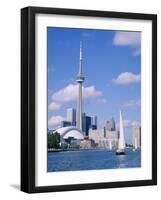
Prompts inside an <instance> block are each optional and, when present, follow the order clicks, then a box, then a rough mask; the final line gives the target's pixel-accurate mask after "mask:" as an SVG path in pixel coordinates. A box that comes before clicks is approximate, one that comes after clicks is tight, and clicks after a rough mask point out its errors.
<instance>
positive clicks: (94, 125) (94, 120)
mask: <svg viewBox="0 0 161 200" xmlns="http://www.w3.org/2000/svg"><path fill="white" fill-rule="evenodd" d="M91 128H92V129H93V130H94V129H97V116H96V115H95V116H91Z"/></svg>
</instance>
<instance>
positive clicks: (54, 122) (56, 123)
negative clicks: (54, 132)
mask: <svg viewBox="0 0 161 200" xmlns="http://www.w3.org/2000/svg"><path fill="white" fill-rule="evenodd" d="M63 120H64V117H62V116H61V115H57V116H52V117H51V118H50V119H49V120H48V125H49V126H59V125H60V123H61V121H63Z"/></svg>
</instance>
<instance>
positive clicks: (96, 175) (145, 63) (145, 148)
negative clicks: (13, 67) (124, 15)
mask: <svg viewBox="0 0 161 200" xmlns="http://www.w3.org/2000/svg"><path fill="white" fill-rule="evenodd" d="M35 22H36V28H35V34H36V37H35V38H36V40H35V43H36V44H35V55H36V57H35V58H36V59H35V64H36V79H35V84H36V85H35V86H36V102H35V105H36V133H35V141H36V143H35V172H36V173H35V176H36V179H35V185H36V186H54V185H55V186H56V185H68V184H81V183H100V182H101V183H102V182H115V181H116V182H117V181H134V180H149V179H152V92H151V91H152V76H151V74H152V21H151V20H134V19H117V18H116V19H115V18H101V17H82V16H81V17H78V16H64V15H53V14H52V15H50V14H36V21H35ZM78 24H79V25H78ZM48 26H50V27H67V28H69V27H70V28H87V29H90V28H91V29H103V30H105V29H107V30H125V31H126V30H127V31H141V35H142V39H141V105H142V106H141V124H142V151H141V168H130V169H127V168H125V169H114V170H110V169H107V170H88V171H72V172H53V173H51V172H50V173H49V172H47V153H46V151H47V106H46V105H47V27H48Z"/></svg>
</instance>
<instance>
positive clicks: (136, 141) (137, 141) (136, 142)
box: [132, 126, 141, 149]
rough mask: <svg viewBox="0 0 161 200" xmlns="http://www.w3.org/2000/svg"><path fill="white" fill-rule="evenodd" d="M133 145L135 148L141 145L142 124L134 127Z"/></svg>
mask: <svg viewBox="0 0 161 200" xmlns="http://www.w3.org/2000/svg"><path fill="white" fill-rule="evenodd" d="M132 145H133V147H134V148H135V149H137V148H140V147H141V127H140V126H133V127H132Z"/></svg>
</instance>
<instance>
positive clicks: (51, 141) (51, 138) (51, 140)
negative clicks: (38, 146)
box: [48, 132, 60, 149]
mask: <svg viewBox="0 0 161 200" xmlns="http://www.w3.org/2000/svg"><path fill="white" fill-rule="evenodd" d="M48 148H49V149H50V148H54V149H59V148H60V134H59V133H58V132H54V133H49V132H48Z"/></svg>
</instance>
